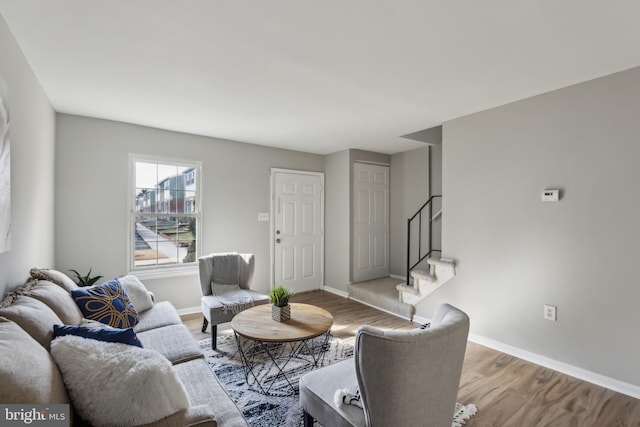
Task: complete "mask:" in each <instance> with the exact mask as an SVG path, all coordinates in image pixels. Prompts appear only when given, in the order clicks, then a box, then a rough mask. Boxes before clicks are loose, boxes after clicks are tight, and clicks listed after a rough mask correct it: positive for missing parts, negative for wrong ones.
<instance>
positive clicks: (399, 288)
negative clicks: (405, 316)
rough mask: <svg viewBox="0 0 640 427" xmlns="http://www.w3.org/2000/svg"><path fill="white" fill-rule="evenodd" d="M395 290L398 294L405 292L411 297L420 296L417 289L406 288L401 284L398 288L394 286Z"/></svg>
mask: <svg viewBox="0 0 640 427" xmlns="http://www.w3.org/2000/svg"><path fill="white" fill-rule="evenodd" d="M396 289H397V290H399V291H400V292H406V293H408V294H411V295H415V296H418V295H420V291H419V290H418V289H416V288H414V287H413V286H407V285H405V284H403V283H400V284H399V285H398V286H396Z"/></svg>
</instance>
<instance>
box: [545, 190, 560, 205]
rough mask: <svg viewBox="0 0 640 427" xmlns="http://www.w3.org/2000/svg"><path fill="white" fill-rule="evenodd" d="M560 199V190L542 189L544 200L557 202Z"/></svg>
mask: <svg viewBox="0 0 640 427" xmlns="http://www.w3.org/2000/svg"><path fill="white" fill-rule="evenodd" d="M558 200H560V190H544V191H542V201H543V202H557V201H558Z"/></svg>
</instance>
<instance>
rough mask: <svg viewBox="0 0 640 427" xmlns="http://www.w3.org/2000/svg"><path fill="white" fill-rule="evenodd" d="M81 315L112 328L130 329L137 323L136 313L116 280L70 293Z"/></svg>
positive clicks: (125, 292)
mask: <svg viewBox="0 0 640 427" xmlns="http://www.w3.org/2000/svg"><path fill="white" fill-rule="evenodd" d="M71 296H72V297H73V299H74V301H75V302H76V304H77V305H78V307H79V308H80V311H82V315H83V316H84V317H85V318H87V319H91V320H97V321H98V322H100V323H104V324H106V325H109V326H111V327H112V328H119V329H124V328H131V327H133V326H135V325H136V324H137V323H138V312H137V311H136V308H135V307H134V306H133V304H132V303H131V300H130V299H129V295H128V294H127V291H125V290H124V287H123V286H122V284H121V283H120V281H119V280H118V279H113V280H110V281H108V282H104V283H101V284H99V285H95V286H91V287H89V288H78V289H74V290H73V291H71Z"/></svg>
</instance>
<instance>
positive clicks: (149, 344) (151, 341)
mask: <svg viewBox="0 0 640 427" xmlns="http://www.w3.org/2000/svg"><path fill="white" fill-rule="evenodd" d="M138 338H140V341H141V342H142V345H143V347H144V348H149V349H151V350H155V351H157V352H158V353H160V354H162V355H163V356H164V357H166V358H167V359H169V361H170V362H171V363H173V364H176V363H181V362H185V361H187V360H191V359H196V358H199V357H204V356H203V355H202V351H200V346H198V343H197V342H196V340H194V339H193V337H192V336H191V333H190V332H189V329H187V327H186V326H184V325H168V326H164V327H162V328H156V329H149V330H148V331H143V332H140V333H139V334H138Z"/></svg>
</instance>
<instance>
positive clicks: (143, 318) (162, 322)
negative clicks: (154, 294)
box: [133, 301, 182, 332]
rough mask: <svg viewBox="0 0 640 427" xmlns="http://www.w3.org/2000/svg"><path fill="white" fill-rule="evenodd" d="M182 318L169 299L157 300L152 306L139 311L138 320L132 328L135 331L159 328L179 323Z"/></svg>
mask: <svg viewBox="0 0 640 427" xmlns="http://www.w3.org/2000/svg"><path fill="white" fill-rule="evenodd" d="M180 324H182V320H181V319H180V315H179V314H178V312H177V311H176V309H175V307H174V306H173V305H171V303H170V302H169V301H161V302H157V303H155V304H154V305H153V307H152V308H151V309H149V310H147V311H145V312H143V313H139V321H138V324H137V325H136V326H134V328H133V329H135V330H136V332H143V331H148V330H149V329H155V328H161V327H163V326H167V325H180Z"/></svg>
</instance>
